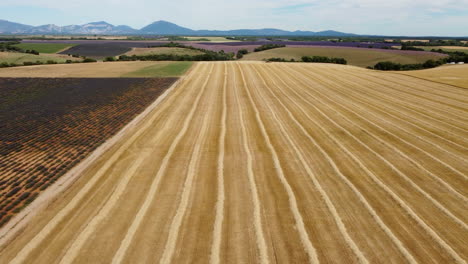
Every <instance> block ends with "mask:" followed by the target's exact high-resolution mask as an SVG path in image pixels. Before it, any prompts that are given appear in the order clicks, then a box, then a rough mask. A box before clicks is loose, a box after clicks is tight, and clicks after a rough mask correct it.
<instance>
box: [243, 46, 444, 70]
mask: <svg viewBox="0 0 468 264" xmlns="http://www.w3.org/2000/svg"><path fill="white" fill-rule="evenodd" d="M302 56H326V57H335V58H344V59H346V60H347V61H348V64H349V65H354V66H359V67H367V66H374V65H375V64H376V63H378V62H381V61H392V62H396V63H402V64H411V63H423V62H425V61H427V60H429V59H434V60H437V59H440V58H442V57H443V56H445V55H442V54H439V53H433V52H414V51H401V50H384V49H366V48H349V47H326V46H322V47H300V48H298V47H286V48H278V49H270V50H265V51H261V52H252V53H249V54H247V55H245V56H244V58H243V59H242V60H265V59H269V58H284V59H288V60H289V59H295V60H301V58H302Z"/></svg>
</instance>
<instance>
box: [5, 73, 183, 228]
mask: <svg viewBox="0 0 468 264" xmlns="http://www.w3.org/2000/svg"><path fill="white" fill-rule="evenodd" d="M174 81H175V79H174V78H166V79H135V78H133V79H34V78H25V79H21V78H16V79H15V78H0V124H1V125H0V175H1V176H0V186H1V187H0V225H3V224H5V223H6V222H7V221H8V220H9V219H10V218H11V217H12V216H13V215H14V214H15V213H17V212H19V210H21V209H22V208H23V207H24V206H26V205H28V204H29V203H31V202H32V201H33V200H34V199H35V198H36V197H37V195H38V194H39V193H40V192H41V191H43V190H45V189H46V188H47V187H48V186H50V185H51V184H53V183H54V182H55V181H57V180H58V179H59V178H60V177H61V176H62V175H64V174H65V173H66V172H67V171H68V170H70V169H71V168H72V167H73V166H75V165H76V164H78V163H79V162H80V161H81V160H83V159H84V158H85V157H86V156H87V155H88V154H89V153H90V152H92V151H93V150H94V149H96V148H97V147H98V146H99V145H101V144H102V143H103V142H104V141H105V140H106V139H108V138H109V137H111V136H112V135H114V134H115V133H116V132H117V131H119V129H121V128H122V127H123V126H124V125H125V124H126V123H128V122H129V121H130V120H132V119H133V118H134V117H135V116H136V115H137V114H138V113H140V112H141V111H143V110H144V109H145V107H146V106H148V105H149V104H150V103H151V102H152V101H153V100H155V99H156V98H157V97H158V96H159V95H161V94H162V93H163V92H164V91H165V89H167V88H168V87H169V86H170V85H171V84H172V83H173V82H174Z"/></svg>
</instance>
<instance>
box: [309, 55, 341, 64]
mask: <svg viewBox="0 0 468 264" xmlns="http://www.w3.org/2000/svg"><path fill="white" fill-rule="evenodd" d="M302 61H303V62H318V63H334V64H345V65H346V64H348V62H347V61H346V60H345V59H343V58H329V57H325V56H312V57H310V56H303V57H302Z"/></svg>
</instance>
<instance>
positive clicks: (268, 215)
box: [0, 62, 468, 263]
mask: <svg viewBox="0 0 468 264" xmlns="http://www.w3.org/2000/svg"><path fill="white" fill-rule="evenodd" d="M467 103H468V94H467V92H466V90H463V89H460V88H456V87H453V86H448V85H443V84H439V83H434V82H430V81H426V80H421V79H418V78H411V77H408V76H402V75H398V74H394V73H382V72H374V71H368V70H365V69H361V68H357V67H349V66H341V65H324V64H299V63H294V64H286V63H269V64H266V63H260V62H240V63H238V62H229V63H197V64H196V65H195V66H194V67H193V68H192V70H191V71H190V72H189V73H188V75H186V76H185V77H183V78H182V79H181V81H180V82H179V83H178V85H177V86H175V87H173V88H171V89H170V90H169V93H168V94H167V97H166V98H165V99H164V100H162V101H160V102H159V105H158V107H156V108H154V109H153V110H151V111H150V112H149V114H148V115H147V116H145V117H144V118H143V119H142V121H141V123H139V125H138V126H136V127H133V128H132V129H130V130H128V131H127V133H125V134H123V135H122V137H121V139H120V140H118V141H117V142H116V144H115V145H114V146H112V147H111V148H110V149H109V150H108V151H106V152H105V153H104V154H103V155H101V156H99V157H98V158H97V159H96V160H95V161H94V162H92V163H91V165H90V166H89V167H88V168H87V169H86V170H85V171H84V173H83V174H82V175H81V176H80V178H79V179H78V180H77V181H76V182H75V183H74V184H73V185H71V187H70V188H69V189H68V190H66V191H65V192H64V193H62V194H61V195H60V199H55V200H52V201H51V202H50V204H49V205H48V206H47V207H46V208H44V209H43V210H39V211H38V214H37V215H36V216H34V217H31V219H30V220H29V222H28V223H29V224H27V225H26V226H25V228H24V229H21V230H20V232H19V233H17V235H16V236H14V234H15V232H14V231H16V230H17V229H15V228H13V229H9V228H11V227H12V225H10V226H8V228H3V229H2V230H0V231H1V232H0V237H1V239H0V245H1V249H0V262H1V263H33V262H34V263H57V262H61V263H72V262H73V263H92V262H94V263H95V262H100V263H111V262H112V263H195V262H197V263H270V262H271V263H307V262H310V263H319V262H320V263H407V262H409V263H466V260H467V258H468V249H467V247H466V241H468V233H467V229H468V227H467V224H466V221H467V218H468V215H467V213H466V212H467V209H468V208H467V207H468V206H467V204H468V203H467V198H466V195H467V194H468V185H467V184H466V180H467V173H468V168H467V166H466V164H467V162H466V161H467V159H468V152H467V148H468V141H467V138H468V132H467V131H468V115H467V112H468V104H467ZM31 206H34V204H32V205H31ZM12 237H15V239H13V240H8V239H9V238H12Z"/></svg>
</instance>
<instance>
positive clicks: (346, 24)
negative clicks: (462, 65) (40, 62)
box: [0, 0, 468, 37]
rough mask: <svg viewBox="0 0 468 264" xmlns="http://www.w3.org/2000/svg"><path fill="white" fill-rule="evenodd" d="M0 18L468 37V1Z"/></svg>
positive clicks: (360, 1)
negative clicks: (156, 22) (164, 22)
mask: <svg viewBox="0 0 468 264" xmlns="http://www.w3.org/2000/svg"><path fill="white" fill-rule="evenodd" d="M0 19H5V20H9V21H12V22H18V23H23V24H29V25H33V26H39V25H44V24H56V25H59V26H65V25H71V24H85V23H89V22H95V21H106V22H108V23H111V24H114V25H128V26H131V27H133V28H136V29H140V28H142V27H144V26H146V25H148V24H150V23H152V22H154V21H158V20H165V21H169V22H172V23H175V24H178V25H180V26H183V27H187V28H191V29H194V30H200V29H210V30H232V29H258V28H278V29H283V30H290V31H295V30H304V31H323V30H336V31H341V32H346V33H355V34H362V35H393V36H454V37H455V36H463V37H466V36H468V30H467V27H466V25H467V24H468V0H441V1H437V2H436V1H431V2H428V1H423V0H412V1H409V0H395V1H391V2H390V1H382V0H376V1H372V0H332V1H327V2H325V3H324V2H321V1H318V0H312V1H310V0H309V1H307V0H288V1H286V0H272V1H266V0H261V1H246V0H239V1H236V2H235V3H234V2H229V3H225V2H221V1H213V0H200V1H190V0H181V1H177V3H176V2H163V1H150V0H134V1H132V2H131V3H129V2H124V1H123V0H103V1H99V2H97V1H91V0H80V1H68V2H67V3H66V5H64V4H63V2H62V1H58V0H3V1H1V2H0Z"/></svg>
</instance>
